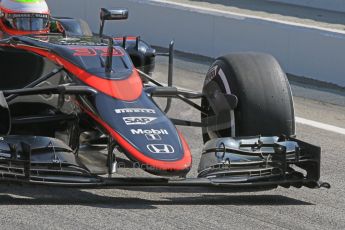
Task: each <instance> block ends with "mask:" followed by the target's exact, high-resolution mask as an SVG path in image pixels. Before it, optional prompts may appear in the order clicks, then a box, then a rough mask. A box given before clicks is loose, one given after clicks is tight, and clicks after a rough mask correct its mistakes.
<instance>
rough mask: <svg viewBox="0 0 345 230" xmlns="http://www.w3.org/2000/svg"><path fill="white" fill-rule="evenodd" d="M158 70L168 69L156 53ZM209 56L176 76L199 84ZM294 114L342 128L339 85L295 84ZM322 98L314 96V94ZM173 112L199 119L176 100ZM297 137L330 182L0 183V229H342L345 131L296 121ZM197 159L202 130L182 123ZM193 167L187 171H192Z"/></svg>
mask: <svg viewBox="0 0 345 230" xmlns="http://www.w3.org/2000/svg"><path fill="white" fill-rule="evenodd" d="M158 62H159V63H158V65H157V72H156V75H155V77H156V78H158V79H163V77H164V76H166V73H167V65H166V64H163V63H165V62H166V60H165V59H164V58H163V59H159V61H158ZM208 65H209V62H208V61H204V60H200V59H198V58H186V57H183V58H181V57H179V58H177V60H176V64H175V66H176V68H175V75H176V78H175V83H176V84H177V85H179V86H183V87H184V88H191V89H200V87H201V85H202V82H203V78H204V75H205V72H206V71H207V66H208ZM293 91H294V94H295V95H296V97H295V106H296V113H297V116H299V117H303V118H306V119H311V120H315V121H318V122H323V123H327V124H331V125H334V126H337V127H342V128H345V107H344V105H343V104H342V103H344V102H345V100H344V98H345V97H344V95H341V94H342V93H341V92H326V91H320V90H319V89H315V87H314V88H312V89H310V88H304V87H303V86H301V85H300V84H298V85H295V84H294V85H293ZM315 99H317V100H315ZM173 105H174V107H173V108H174V109H172V111H171V113H170V114H169V115H170V116H171V117H186V118H189V119H193V120H198V119H199V114H198V113H197V111H195V110H194V109H191V108H189V107H188V106H186V105H185V104H183V103H181V102H178V101H177V102H174V104H173ZM297 129H298V137H299V138H300V139H303V140H305V141H307V142H310V143H313V144H316V145H320V146H321V147H322V149H323V153H322V180H323V181H327V182H329V183H330V184H331V185H332V188H331V189H329V190H327V189H319V190H311V189H307V188H302V189H295V188H291V189H284V188H278V189H275V190H272V191H264V192H255V193H227V194H226V193H215V194H203V193H198V191H195V190H189V191H188V192H184V193H177V191H175V190H172V189H158V188H156V189H150V188H125V189H93V190H91V189H90V190H89V189H85V190H78V189H63V188H42V187H23V186H7V185H1V187H0V210H1V211H0V229H186V228H189V229H265V230H266V229H345V197H344V194H345V180H344V175H345V167H344V165H345V150H344V145H345V135H339V134H336V133H333V132H329V131H325V130H322V129H318V128H314V127H310V126H306V125H301V124H297ZM180 130H181V131H182V132H183V134H184V135H185V136H186V138H187V140H188V142H189V144H190V147H191V149H192V154H193V157H194V166H197V164H198V161H199V157H200V152H201V148H202V141H201V132H200V130H199V129H196V128H180ZM195 175H196V170H195V168H194V169H193V170H192V171H191V173H190V174H189V176H195Z"/></svg>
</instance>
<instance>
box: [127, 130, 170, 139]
mask: <svg viewBox="0 0 345 230" xmlns="http://www.w3.org/2000/svg"><path fill="white" fill-rule="evenodd" d="M131 132H132V134H133V135H145V137H146V139H147V140H148V141H160V140H162V136H164V135H169V133H168V131H167V130H165V129H131Z"/></svg>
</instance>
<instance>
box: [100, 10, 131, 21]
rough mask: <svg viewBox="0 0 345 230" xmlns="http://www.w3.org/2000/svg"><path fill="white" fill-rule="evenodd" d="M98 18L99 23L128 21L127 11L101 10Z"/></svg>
mask: <svg viewBox="0 0 345 230" xmlns="http://www.w3.org/2000/svg"><path fill="white" fill-rule="evenodd" d="M100 18H101V21H110V20H126V19H128V9H113V10H108V9H105V8H102V9H101V14H100Z"/></svg>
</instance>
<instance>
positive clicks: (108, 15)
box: [99, 8, 128, 37]
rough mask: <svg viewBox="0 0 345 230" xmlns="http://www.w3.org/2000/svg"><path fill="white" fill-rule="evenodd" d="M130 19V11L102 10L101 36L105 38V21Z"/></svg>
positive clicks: (120, 9)
mask: <svg viewBox="0 0 345 230" xmlns="http://www.w3.org/2000/svg"><path fill="white" fill-rule="evenodd" d="M127 18H128V9H122V8H119V9H114V10H108V9H105V8H101V13H100V19H101V26H100V29H99V36H100V37H102V36H103V30H104V25H105V21H113V20H125V19H127Z"/></svg>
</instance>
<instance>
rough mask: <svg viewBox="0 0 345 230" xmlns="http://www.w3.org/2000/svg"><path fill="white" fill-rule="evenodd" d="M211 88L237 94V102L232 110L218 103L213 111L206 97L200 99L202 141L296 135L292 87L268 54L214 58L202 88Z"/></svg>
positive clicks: (244, 54) (245, 54)
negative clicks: (216, 109) (221, 138)
mask: <svg viewBox="0 0 345 230" xmlns="http://www.w3.org/2000/svg"><path fill="white" fill-rule="evenodd" d="M210 89H212V90H215V91H219V92H221V93H223V94H234V95H236V96H237V98H238V105H237V107H236V108H235V109H233V110H230V109H225V110H222V108H221V107H222V105H219V107H220V109H218V111H214V109H212V108H211V106H210V103H209V99H203V100H202V102H201V103H202V107H203V109H204V110H205V111H206V114H202V122H203V124H204V128H203V139H204V142H206V141H208V140H210V139H212V138H218V137H239V136H256V135H262V136H279V135H286V136H292V135H295V117H294V106H293V99H292V93H291V88H290V85H289V82H288V80H287V77H286V75H285V73H284V72H283V70H282V69H281V67H280V65H279V63H278V62H277V61H276V59H275V58H274V57H272V56H271V55H268V54H262V53H235V54H229V55H226V56H222V57H220V58H218V59H216V61H215V62H214V63H213V64H212V66H211V67H210V70H209V72H208V73H207V76H206V79H205V83H204V88H203V92H204V93H205V91H206V90H210ZM208 94H209V92H208ZM225 108H226V107H225ZM220 111H221V112H220ZM212 118H213V119H212Z"/></svg>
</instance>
